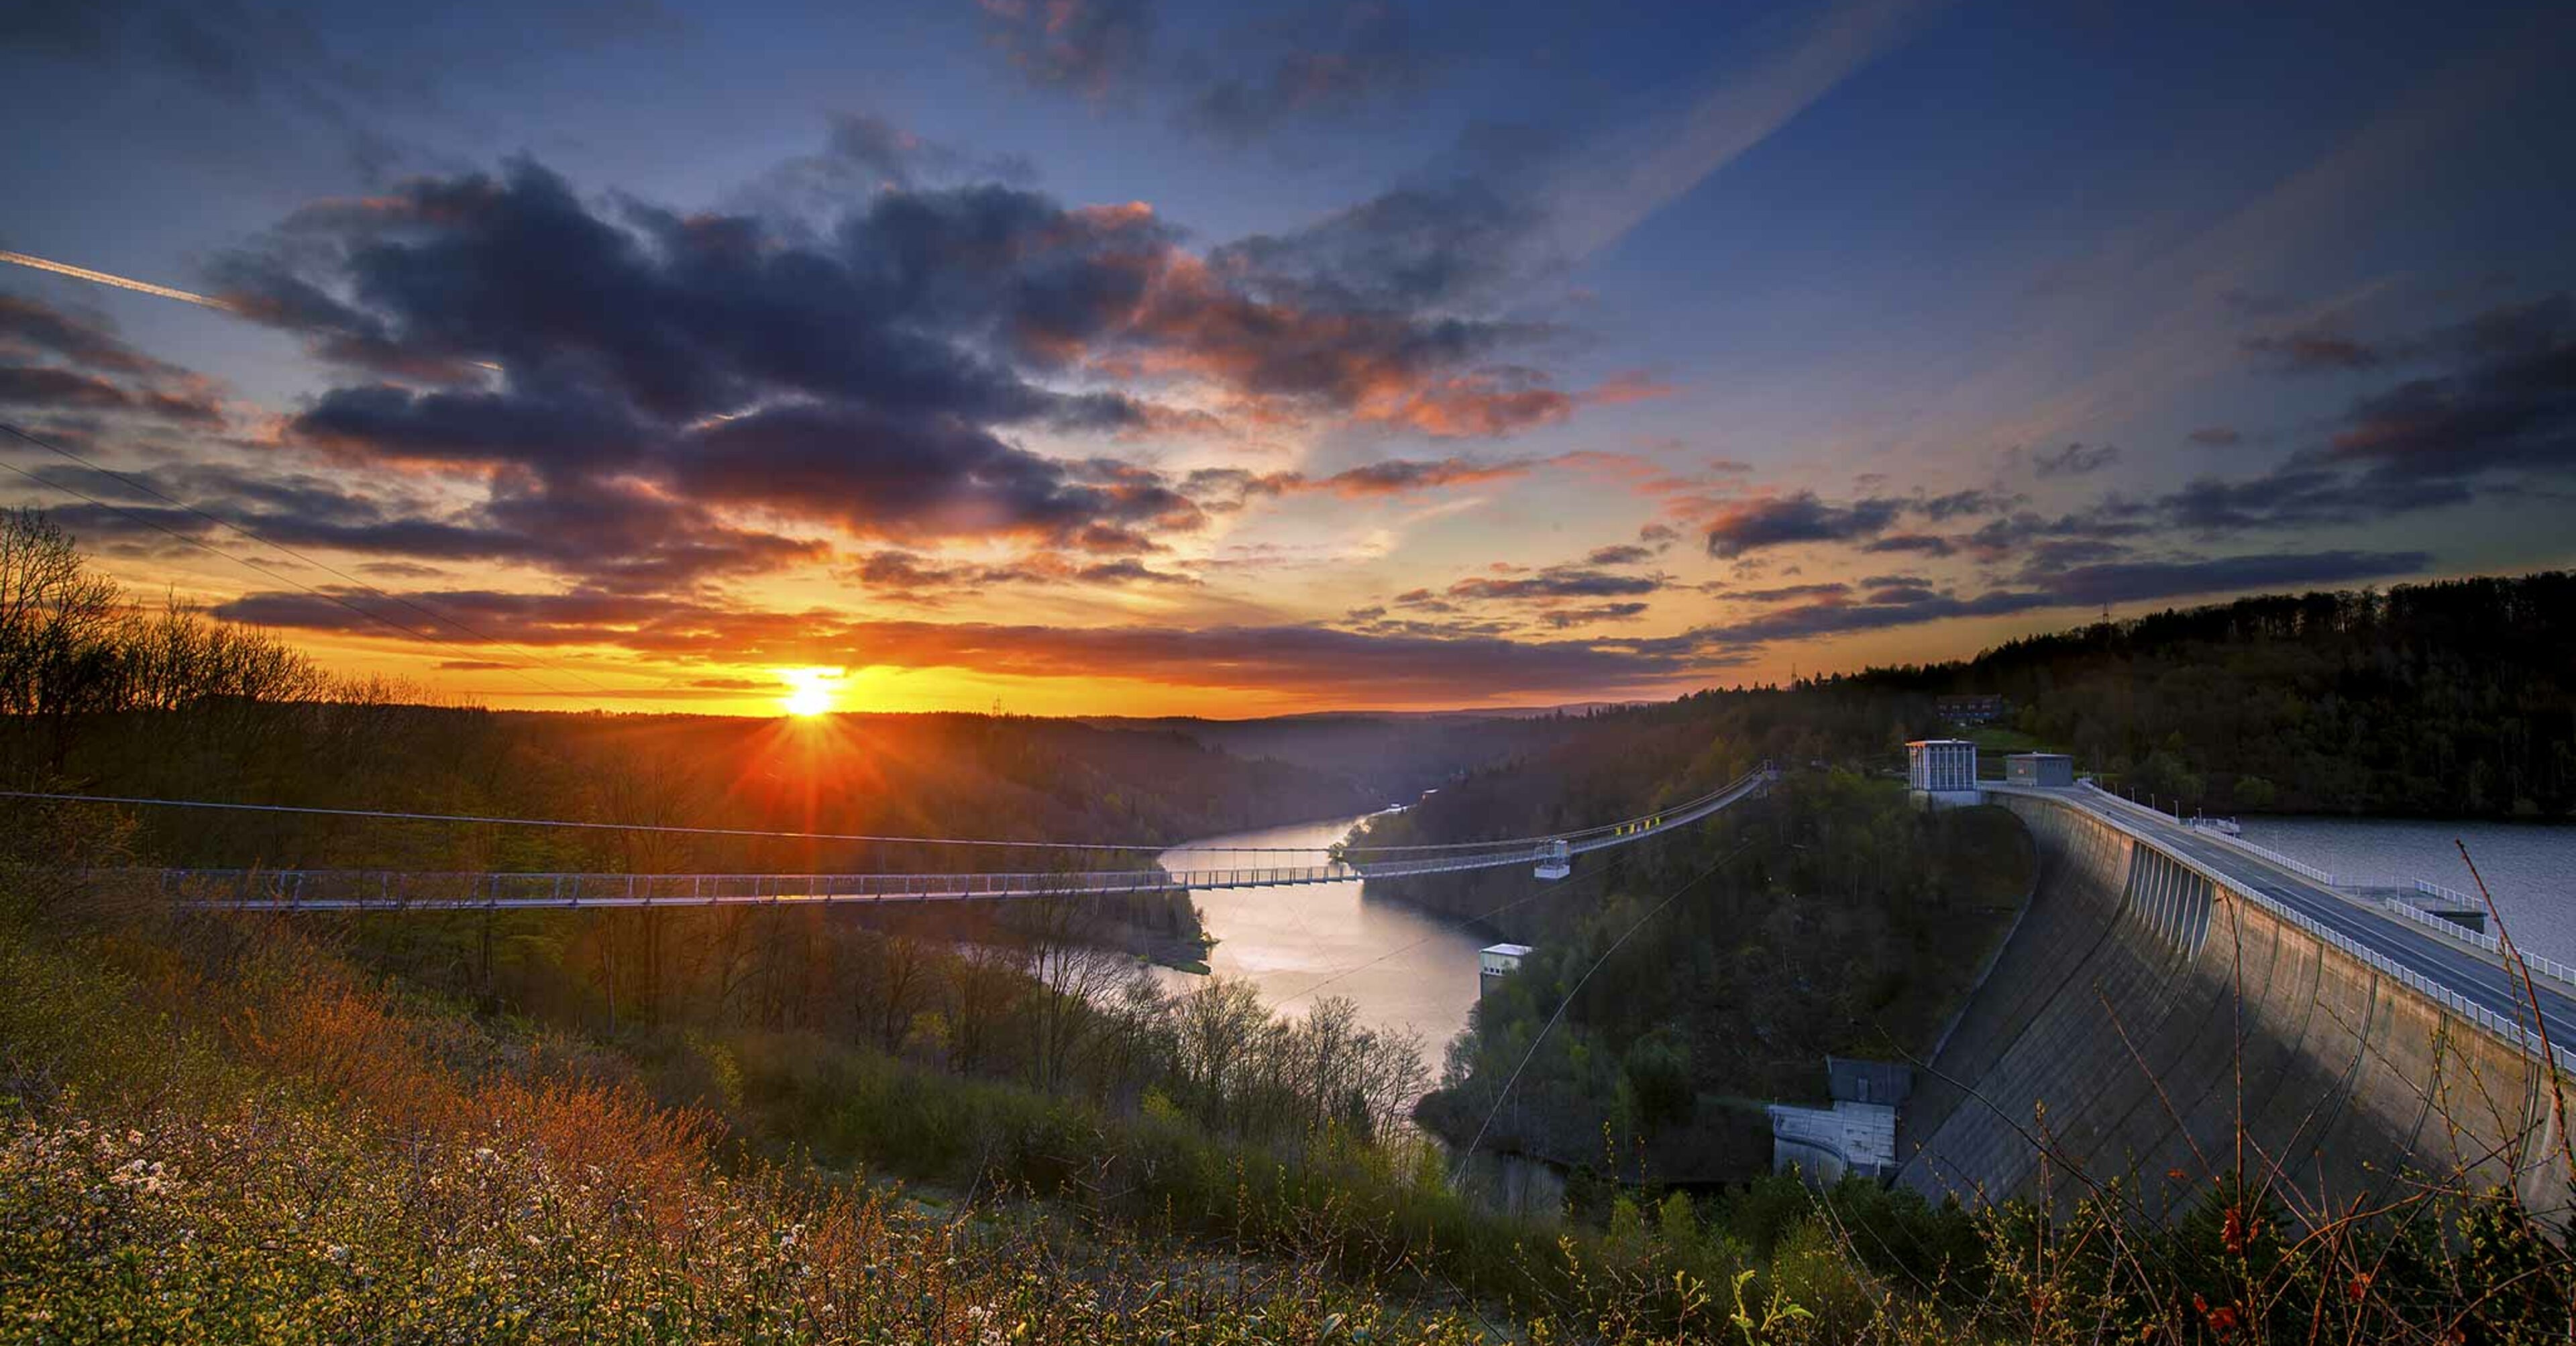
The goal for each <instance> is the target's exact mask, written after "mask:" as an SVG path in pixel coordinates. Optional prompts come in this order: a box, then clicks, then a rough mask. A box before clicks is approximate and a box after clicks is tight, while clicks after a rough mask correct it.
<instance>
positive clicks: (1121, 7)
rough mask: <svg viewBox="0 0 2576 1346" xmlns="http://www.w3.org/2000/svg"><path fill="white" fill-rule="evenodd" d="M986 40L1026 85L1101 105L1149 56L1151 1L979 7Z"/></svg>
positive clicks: (1043, 1)
mask: <svg viewBox="0 0 2576 1346" xmlns="http://www.w3.org/2000/svg"><path fill="white" fill-rule="evenodd" d="M977 3H978V6H979V7H980V8H981V9H982V10H983V13H984V26H985V33H986V35H987V36H988V37H989V38H990V40H991V41H992V43H993V45H994V47H995V48H996V49H997V50H999V51H1000V52H1002V54H1003V55H1004V56H1005V57H1007V58H1008V59H1009V61H1010V63H1011V65H1012V66H1013V67H1014V68H1016V69H1017V70H1018V71H1019V72H1020V73H1021V74H1022V75H1023V76H1025V77H1026V78H1027V79H1028V80H1029V82H1030V83H1032V84H1035V85H1038V86H1039V87H1041V88H1049V89H1066V90H1071V91H1072V92H1075V93H1079V94H1082V95H1084V96H1086V97H1090V98H1103V97H1108V96H1110V95H1112V94H1117V93H1121V92H1123V91H1126V90H1128V89H1130V88H1131V87H1132V86H1133V85H1134V84H1135V82H1136V81H1138V80H1140V79H1141V78H1143V77H1144V75H1145V74H1146V72H1147V70H1148V68H1149V67H1150V65H1151V63H1152V58H1153V54H1154V31H1155V28H1156V16H1155V13H1154V4H1153V0H977Z"/></svg>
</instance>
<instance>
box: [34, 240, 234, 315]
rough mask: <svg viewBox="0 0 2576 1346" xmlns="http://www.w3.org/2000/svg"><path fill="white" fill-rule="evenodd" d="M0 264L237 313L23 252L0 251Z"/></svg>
mask: <svg viewBox="0 0 2576 1346" xmlns="http://www.w3.org/2000/svg"><path fill="white" fill-rule="evenodd" d="M0 262H15V263H17V264H18V265H20V266H26V267H33V268H35V269H36V270H38V271H51V272H53V273H54V274H55V275H57V276H70V277H71V278H73V279H74V280H90V281H96V282H98V283H99V284H101V285H113V286H115V287H116V288H118V289H120V290H135V291H139V292H141V293H143V294H157V295H159V296H161V297H162V298H164V299H176V300H179V301H181V302H183V303H189V304H203V305H205V306H206V307H207V308H219V309H222V310H223V311H224V312H226V313H238V312H240V310H239V309H236V308H234V307H233V306H232V305H230V304H227V303H225V302H224V301H223V300H220V299H217V298H215V297H214V296H213V295H210V294H197V293H195V292H193V291H189V290H174V289H171V288H170V287H169V286H167V285H155V284H153V283H152V282H150V281H148V280H135V279H132V278H131V277H127V276H114V275H110V274H108V273H107V272H104V271H92V270H90V269H89V268H88V267H85V266H73V265H72V264H70V263H69V262H49V261H46V260H45V259H44V258H42V257H30V256H28V255H27V254H25V253H23V252H10V251H8V250H7V249H5V248H0Z"/></svg>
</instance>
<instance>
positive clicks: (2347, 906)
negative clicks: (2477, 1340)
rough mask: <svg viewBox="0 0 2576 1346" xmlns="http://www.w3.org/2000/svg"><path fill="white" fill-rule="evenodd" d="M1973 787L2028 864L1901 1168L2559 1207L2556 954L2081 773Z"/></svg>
mask: <svg viewBox="0 0 2576 1346" xmlns="http://www.w3.org/2000/svg"><path fill="white" fill-rule="evenodd" d="M1977 786H1978V796H1979V797H1980V798H1981V799H1983V800H1984V801H1985V802H1988V803H1992V804H1998V805H2001V806H2002V807H2004V808H2008V809H2010V810H2012V811H2013V812H2014V813H2015V814H2016V815H2018V816H2019V817H2020V818H2021V820H2022V822H2023V824H2024V825H2025V826H2026V827H2028V829H2029V830H2030V833H2031V836H2032V839H2033V841H2034V842H2035V843H2036V848H2037V852H2038V862H2039V863H2038V870H2037V879H2036V882H2035V885H2034V888H2033V891H2032V894H2031V898H2030V902H2029V905H2028V906H2027V908H2026V909H2025V911H2024V912H2023V914H2022V916H2021V918H2020V921H2019V924H2018V925H2017V926H2016V927H2015V929H2014V931H2013V933H2012V935H2011V936H2010V938H2009V939H2008V940H2007V942H2006V943H2005V945H2004V947H2003V949H2002V950H2001V951H2000V953H1999V954H1998V955H1997V957H1996V959H1995V962H1994V963H1993V965H1992V966H1991V968H1990V969H1989V970H1988V972H1987V974H1986V976H1985V977H1984V979H1983V980H1982V981H1981V982H1980V983H1979V985H1978V987H1977V989H1976V990H1975V991H1974V992H1973V993H1972V994H1971V996H1970V997H1969V1000H1968V1003H1967V1004H1966V1005H1965V1006H1964V1007H1963V1009H1962V1010H1961V1011H1960V1013H1959V1017H1958V1018H1957V1020H1956V1021H1955V1022H1954V1023H1953V1024H1952V1026H1951V1028H1950V1031H1949V1032H1948V1033H1947V1034H1946V1035H1945V1036H1944V1038H1943V1040H1942V1042H1941V1044H1940V1046H1939V1047H1938V1048H1936V1049H1935V1051H1934V1054H1933V1057H1932V1059H1931V1060H1930V1061H1929V1062H1927V1063H1923V1064H1921V1065H1919V1066H1918V1068H1917V1070H1916V1084H1915V1088H1914V1094H1913V1097H1912V1099H1911V1100H1910V1102H1909V1105H1908V1107H1907V1109H1906V1111H1905V1113H1904V1115H1903V1116H1902V1118H1901V1119H1900V1121H1899V1126H1898V1137H1897V1154H1898V1159H1899V1164H1900V1167H1899V1170H1898V1173H1897V1176H1896V1181H1898V1182H1900V1183H1903V1184H1904V1185H1906V1186H1908V1187H1911V1188H1913V1189H1915V1190H1917V1191H1919V1192H1922V1193H1924V1194H1925V1195H1926V1196H1929V1197H1931V1198H1933V1199H1935V1200H1937V1199H1939V1198H1940V1197H1942V1196H1944V1195H1948V1194H1956V1195H1958V1196H1959V1197H1960V1198H1961V1199H1962V1200H1968V1201H1976V1200H2004V1199H2009V1198H2015V1197H2019V1198H2026V1199H2032V1200H2041V1201H2047V1202H2051V1203H2054V1204H2058V1205H2061V1206H2062V1205H2064V1204H2067V1203H2068V1202H2070V1201H2072V1200H2073V1199H2074V1198H2076V1197H2078V1196H2081V1195H2083V1194H2085V1193H2086V1192H2089V1191H2091V1190H2093V1189H2094V1188H2095V1186H2096V1185H2098V1184H2103V1183H2108V1182H2113V1181H2118V1182H2119V1183H2121V1184H2122V1187H2123V1189H2124V1191H2125V1192H2126V1193H2127V1194H2128V1195H2129V1196H2130V1198H2131V1199H2133V1200H2134V1201H2136V1202H2137V1203H2138V1204H2139V1205H2140V1206H2142V1207H2143V1208H2144V1209H2145V1210H2146V1211H2147V1212H2149V1213H2151V1214H2163V1213H2166V1212H2167V1211H2169V1210H2179V1209H2181V1208H2182V1206H2183V1205H2185V1204H2187V1203H2188V1202H2189V1200H2191V1199H2192V1198H2193V1197H2194V1196H2195V1195H2196V1193H2197V1192H2198V1191H2205V1190H2207V1189H2208V1187H2209V1185H2210V1184H2211V1183H2212V1182H2213V1181H2214V1180H2217V1179H2219V1178H2221V1177H2223V1176H2225V1175H2228V1174H2232V1173H2233V1174H2241V1175H2242V1176H2243V1177H2244V1179H2245V1180H2246V1181H2247V1182H2248V1183H2268V1184H2269V1185H2270V1186H2271V1187H2272V1188H2273V1190H2274V1191H2276V1192H2277V1193H2278V1194H2279V1195H2280V1196H2281V1198H2282V1200H2283V1202H2284V1204H2285V1205H2286V1206H2287V1207H2288V1208H2289V1209H2290V1211H2291V1212H2292V1213H2293V1214H2294V1215H2295V1216H2296V1217H2298V1218H2299V1219H2301V1220H2302V1221H2303V1222H2305V1223H2309V1224H2314V1223H2317V1222H2319V1221H2321V1220H2324V1219H2330V1218H2332V1217H2333V1216H2335V1215H2336V1214H2339V1213H2342V1212H2346V1211H2350V1210H2354V1209H2360V1208H2369V1207H2373V1206H2376V1205H2378V1204H2381V1203H2382V1202H2384V1201H2386V1200H2388V1199H2391V1198H2393V1197H2395V1196H2398V1195H2400V1194H2402V1192H2403V1191H2405V1190H2411V1188H2410V1186H2409V1185H2410V1183H2411V1182H2412V1180H2413V1179H2415V1178H2418V1177H2429V1178H2434V1179H2438V1180H2443V1181H2464V1182H2465V1183H2466V1184H2467V1185H2469V1186H2470V1187H2472V1188H2476V1189H2486V1188H2495V1187H2503V1188H2509V1189H2511V1190H2512V1191H2513V1192H2514V1193H2515V1194H2516V1195H2517V1196H2518V1197H2519V1199H2520V1200H2521V1202H2522V1204H2523V1205H2524V1206H2525V1208H2526V1209H2528V1210H2530V1211H2532V1212H2533V1213H2534V1214H2536V1215H2542V1216H2544V1217H2553V1218H2558V1219H2563V1216H2564V1213H2565V1211H2566V1209H2567V1207H2568V1204H2569V1187H2568V1183H2569V1179H2570V1176H2571V1175H2570V1171H2569V1169H2570V1165H2569V1162H2568V1158H2567V1156H2568V1146H2567V1144H2566V1140H2565V1137H2564V1136H2563V1135H2562V1132H2561V1121H2560V1119H2561V1109H2562V1107H2563V1103H2562V1101H2561V1097H2560V1095H2561V1091H2562V1089H2563V1088H2566V1087H2567V1086H2566V1085H2565V1084H2564V1082H2563V1080H2562V1076H2563V1074H2564V1071H2563V1069H2554V1068H2553V1067H2552V1065H2550V1064H2549V1062H2550V1060H2551V1057H2552V1056H2553V1055H2555V1057H2556V1059H2557V1061H2558V1062H2559V1063H2562V1066H2563V1064H2564V1063H2567V1062H2570V1061H2571V1060H2576V1055H2571V1054H2570V1053H2569V1051H2568V1047H2569V1046H2570V1045H2571V1044H2576V981H2569V980H2567V979H2566V978H2567V970H2566V969H2563V968H2559V967H2558V966H2557V965H2555V964H2544V965H2542V966H2541V967H2540V968H2538V969H2536V975H2535V977H2534V979H2533V983H2532V985H2531V987H2530V988H2529V990H2526V987H2525V984H2524V983H2523V981H2522V980H2521V979H2520V977H2519V976H2518V975H2516V974H2515V973H2514V972H2513V971H2511V970H2510V969H2509V968H2508V967H2507V966H2506V964H2505V962H2504V960H2502V959H2501V958H2499V957H2497V956H2496V953H2495V948H2494V946H2495V940H2494V939H2493V937H2492V936H2481V935H2478V934H2476V933H2473V932H2470V931H2467V930H2465V929H2462V928H2460V927H2456V926H2449V925H2448V924H2447V923H2445V922H2441V921H2439V920H2437V919H2433V918H2429V917H2421V914H2420V913H2418V914H2417V915H2416V916H2412V917H2410V916H2407V915H2405V914H2402V913H2400V912H2398V911H2396V910H2394V909H2393V908H2394V907H2395V906H2396V905H2398V904H2396V903H2395V902H2394V900H2393V899H2391V900H2388V901H2386V902H2380V903H2374V902H2372V901H2368V900H2365V899H2364V898H2361V897H2359V896H2356V895H2353V894H2351V893H2348V892H2341V891H2338V890H2337V889H2336V888H2335V886H2334V883H2333V879H2332V876H2329V875H2324V874H2321V873H2317V872H2315V871H2312V870H2309V869H2308V868H2307V867H2306V866H2302V865H2299V864H2298V863H2297V862H2295V861H2290V860H2288V859H2287V858H2286V857H2271V856H2267V855H2266V854H2265V853H2263V852H2261V850H2260V848H2258V847H2251V846H2246V845H2244V844H2243V843H2239V842H2233V841H2231V840H2229V839H2226V838H2221V837H2215V836H2211V835H2208V834H2207V833H2205V832H2202V831H2200V830H2199V829H2194V828H2190V827H2186V826H2183V825H2181V824H2180V823H2179V821H2178V820H2175V819H2172V818H2169V817H2168V816H2167V815H2164V814H2161V813H2155V812H2153V811H2152V810H2148V809H2145V808H2142V807H2139V806H2135V805H2132V804H2129V803H2127V801H2124V800H2120V799H2118V798H2117V797H2116V796H2112V795H2108V794H2105V793H2103V792H2101V791H2099V790H2096V789H2093V788H2092V787H2090V786H2089V785H2083V786H2076V787H2072V788H2032V787H2022V786H2009V785H2001V784H1998V783H1995V782H1988V781H1981V782H1978V783H1977ZM2435 927H2442V928H2435ZM2535 1008H2536V1010H2537V1015H2535V1012H2534V1011H2535ZM2544 1041H2545V1042H2546V1045H2544Z"/></svg>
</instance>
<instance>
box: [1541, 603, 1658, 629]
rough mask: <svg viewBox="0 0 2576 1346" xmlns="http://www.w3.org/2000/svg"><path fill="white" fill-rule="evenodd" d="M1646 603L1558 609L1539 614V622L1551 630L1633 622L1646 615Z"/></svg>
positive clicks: (1607, 604) (1605, 604) (1606, 604)
mask: <svg viewBox="0 0 2576 1346" xmlns="http://www.w3.org/2000/svg"><path fill="white" fill-rule="evenodd" d="M1646 607H1647V605H1646V604H1644V603H1603V604H1601V605H1600V606H1598V607H1589V608H1558V609H1556V610H1555V611H1552V612H1543V613H1540V614H1539V621H1541V622H1542V623H1544V624H1546V625H1547V626H1548V627H1549V628H1550V629H1551V630H1557V631H1563V630H1565V629H1567V628H1569V627H1576V626H1589V625H1592V624H1594V623H1598V622H1632V621H1635V620H1636V619H1637V618H1639V617H1642V616H1644V615H1645V613H1646Z"/></svg>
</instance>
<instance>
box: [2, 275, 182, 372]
mask: <svg viewBox="0 0 2576 1346" xmlns="http://www.w3.org/2000/svg"><path fill="white" fill-rule="evenodd" d="M0 355H6V356H10V357H13V358H18V359H25V358H28V357H30V356H35V355H48V356H52V357H55V358H58V359H61V360H62V361H64V362H65V363H68V364H70V365H73V366H76V367H78V368H82V369H87V370H91V371H93V372H97V373H102V374H136V375H144V376H147V377H152V378H170V377H177V376H179V375H180V374H181V372H182V371H180V370H178V369H177V368H175V367H173V366H171V365H167V364H164V363H162V362H161V361H159V360H155V359H153V358H152V357H150V356H148V355H145V354H143V353H142V352H140V351H137V350H135V349H134V348H133V347H131V346H128V345H126V344H125V342H124V341H123V340H121V339H120V338H118V336H117V335H116V333H115V329H113V328H112V327H110V326H109V325H108V324H107V323H106V322H105V321H104V320H102V319H92V318H88V317H83V316H80V315H75V314H70V313H65V312H63V311H62V310H60V309H57V308H53V307H51V306H49V305H46V304H42V303H39V302H37V301H36V300H33V299H27V298H23V297H21V296H18V295H14V294H7V293H0Z"/></svg>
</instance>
